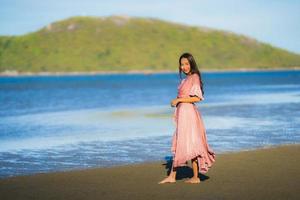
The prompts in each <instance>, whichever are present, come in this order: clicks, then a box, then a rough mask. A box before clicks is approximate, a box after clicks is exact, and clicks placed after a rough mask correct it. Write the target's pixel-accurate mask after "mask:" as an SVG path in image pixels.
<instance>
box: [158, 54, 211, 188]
mask: <svg viewBox="0 0 300 200" xmlns="http://www.w3.org/2000/svg"><path fill="white" fill-rule="evenodd" d="M182 72H183V73H184V74H185V75H186V78H185V79H183V80H182V81H181V83H180V84H179V86H178V95H177V98H176V99H173V100H172V101H171V106H176V109H175V113H174V121H175V123H176V130H175V132H174V135H173V139H172V148H171V151H172V153H173V164H172V169H171V172H170V174H169V176H168V177H166V178H165V179H163V180H162V181H161V182H159V184H163V183H174V182H176V168H177V167H180V166H184V165H186V163H187V161H188V160H191V162H192V166H193V173H194V176H193V177H192V178H190V179H189V180H187V181H186V182H187V183H200V179H199V177H198V172H201V173H206V172H207V171H208V168H210V167H211V166H212V164H213V162H214V161H215V153H214V152H213V150H212V149H211V148H210V147H209V145H208V143H207V138H206V131H205V127H204V124H203V120H202V118H201V114H200V112H199V111H198V108H197V106H196V105H195V104H194V103H196V102H199V101H202V100H204V98H203V95H204V91H203V83H202V80H201V74H200V71H199V69H198V67H197V64H196V62H195V59H194V58H193V56H192V55H191V54H189V53H184V54H182V55H181V56H180V58H179V75H180V78H181V74H182Z"/></svg>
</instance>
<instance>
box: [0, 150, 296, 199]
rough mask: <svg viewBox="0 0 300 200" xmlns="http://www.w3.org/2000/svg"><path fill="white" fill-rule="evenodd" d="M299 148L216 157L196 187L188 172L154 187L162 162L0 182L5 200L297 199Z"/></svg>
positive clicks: (163, 169)
mask: <svg viewBox="0 0 300 200" xmlns="http://www.w3.org/2000/svg"><path fill="white" fill-rule="evenodd" d="M299 158H300V144H284V145H280V146H275V147H274V146H270V147H268V148H262V149H255V150H250V151H242V152H235V153H227V154H220V155H217V157H216V162H215V163H214V164H213V166H212V168H210V169H209V171H208V173H206V174H200V179H201V183H200V184H192V185H191V184H186V183H184V181H185V180H186V179H187V178H189V177H191V176H192V169H191V167H190V163H189V166H188V167H182V168H180V169H178V172H177V181H176V183H175V184H165V185H158V184H157V183H158V182H159V181H160V180H162V179H163V178H164V177H165V176H166V175H167V172H168V170H170V165H169V164H170V163H165V162H164V161H159V162H146V163H141V164H129V165H125V166H115V167H110V168H92V169H83V170H74V171H67V172H52V173H40V174H35V175H27V176H17V177H10V178H6V179H0V198H1V199H3V200H5V199H72V200H73V199H133V200H135V199H136V200H138V199H146V200H147V199H158V200H159V199H172V200H174V199H183V198H186V199H201V198H202V199H231V200H232V199H246V200H247V199H249V200H250V199H299V197H300V191H299V190H298V188H297V187H296V186H297V185H299V184H300V173H299V169H300V160H299Z"/></svg>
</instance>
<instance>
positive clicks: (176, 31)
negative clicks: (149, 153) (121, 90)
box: [0, 16, 300, 72]
mask: <svg viewBox="0 0 300 200" xmlns="http://www.w3.org/2000/svg"><path fill="white" fill-rule="evenodd" d="M186 51H187V52H191V53H192V54H193V55H194V56H195V58H196V60H197V62H198V65H199V66H200V67H201V68H202V69H238V68H244V69H246V68H275V67H286V68H288V67H294V66H300V55H298V54H295V53H292V52H289V51H286V50H283V49H280V48H276V47H273V46H271V45H269V44H265V43H261V42H258V41H257V40H254V39H251V38H248V37H246V36H243V35H237V34H234V33H230V32H226V31H220V30H214V29H208V28H203V27H194V26H186V25H181V24H176V23H170V22H166V21H161V20H157V19H149V18H129V17H121V16H112V17H72V18H69V19H66V20H63V21H58V22H55V23H51V24H49V25H48V26H46V27H44V28H42V29H41V30H39V31H37V32H33V33H29V34H26V35H22V36H1V37H0V71H5V70H17V71H19V72H71V71H79V72H83V71H84V72H88V71H114V70H117V71H128V70H174V71H176V70H177V66H178V63H177V62H178V61H177V60H178V57H179V56H180V54H181V53H183V52H186Z"/></svg>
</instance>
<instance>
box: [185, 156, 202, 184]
mask: <svg viewBox="0 0 300 200" xmlns="http://www.w3.org/2000/svg"><path fill="white" fill-rule="evenodd" d="M192 167H193V174H194V176H193V177H192V178H190V179H189V180H187V181H186V183H200V179H199V177H198V163H197V158H194V159H192Z"/></svg>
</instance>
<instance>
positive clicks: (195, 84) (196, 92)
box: [189, 75, 204, 100]
mask: <svg viewBox="0 0 300 200" xmlns="http://www.w3.org/2000/svg"><path fill="white" fill-rule="evenodd" d="M189 95H190V96H198V97H199V98H200V99H201V100H204V97H203V95H202V91H201V88H200V80H199V77H198V75H194V76H193V77H192V86H191V89H190V93H189Z"/></svg>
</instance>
